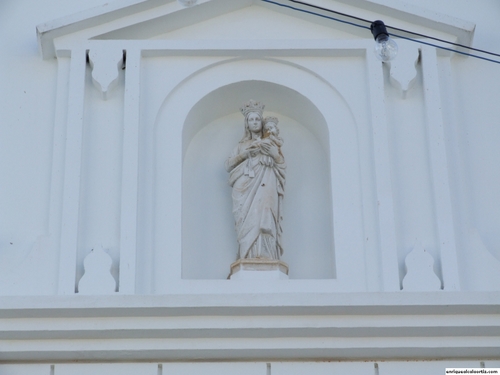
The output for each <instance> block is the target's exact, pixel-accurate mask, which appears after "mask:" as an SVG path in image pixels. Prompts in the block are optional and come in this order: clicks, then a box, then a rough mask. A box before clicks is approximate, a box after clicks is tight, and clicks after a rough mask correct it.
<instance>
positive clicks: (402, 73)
mask: <svg viewBox="0 0 500 375" xmlns="http://www.w3.org/2000/svg"><path fill="white" fill-rule="evenodd" d="M398 46H399V51H398V56H397V58H396V59H394V61H391V68H390V71H391V73H390V80H391V83H392V85H393V86H394V87H396V88H397V89H398V90H399V91H400V94H401V98H402V99H405V98H406V93H407V92H408V90H410V89H411V88H412V87H413V85H414V84H415V81H416V78H417V70H416V68H415V66H416V65H417V63H418V60H419V57H420V51H419V49H418V45H416V44H415V43H413V42H409V41H407V40H398Z"/></svg>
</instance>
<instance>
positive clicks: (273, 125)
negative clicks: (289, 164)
mask: <svg viewBox="0 0 500 375" xmlns="http://www.w3.org/2000/svg"><path fill="white" fill-rule="evenodd" d="M263 123H264V126H263V133H264V134H263V136H262V139H269V140H270V141H272V142H273V143H274V144H275V145H276V146H277V147H278V150H279V154H280V155H281V157H282V158H283V154H282V153H281V145H283V139H282V138H281V137H280V136H279V134H280V131H279V129H278V118H276V117H272V116H269V117H266V118H265V119H264V121H263Z"/></svg>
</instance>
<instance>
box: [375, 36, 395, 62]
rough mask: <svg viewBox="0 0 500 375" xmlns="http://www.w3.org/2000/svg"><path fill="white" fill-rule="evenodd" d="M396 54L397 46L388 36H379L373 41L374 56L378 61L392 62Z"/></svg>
mask: <svg viewBox="0 0 500 375" xmlns="http://www.w3.org/2000/svg"><path fill="white" fill-rule="evenodd" d="M397 54H398V45H397V44H396V42H395V41H394V40H393V39H391V38H390V37H389V36H388V35H385V34H380V35H379V36H378V37H377V39H376V40H375V56H377V58H378V59H379V60H380V61H383V62H386V61H391V60H393V59H394V58H395V57H396V55H397Z"/></svg>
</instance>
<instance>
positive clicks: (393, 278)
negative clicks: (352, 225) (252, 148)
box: [366, 53, 401, 292]
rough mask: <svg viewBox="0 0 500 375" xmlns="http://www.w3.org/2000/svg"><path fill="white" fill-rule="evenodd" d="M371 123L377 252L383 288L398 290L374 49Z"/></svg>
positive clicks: (384, 117) (381, 100) (385, 139)
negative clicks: (378, 244)
mask: <svg viewBox="0 0 500 375" xmlns="http://www.w3.org/2000/svg"><path fill="white" fill-rule="evenodd" d="M366 61H367V65H368V74H369V76H370V80H369V89H370V92H369V98H370V111H371V116H372V118H371V126H372V131H373V154H374V155H373V156H374V169H375V179H376V191H377V196H376V198H377V202H376V204H377V207H378V227H379V241H380V256H381V260H382V280H383V290H384V291H386V292H389V291H397V290H400V289H401V287H400V277H399V267H398V251H397V243H396V225H395V218H394V203H393V193H392V177H391V169H390V165H391V163H390V157H389V140H388V129H387V115H386V108H385V90H384V76H383V71H382V69H383V65H382V63H381V62H380V61H378V60H377V59H376V58H375V56H374V54H373V53H367V56H366Z"/></svg>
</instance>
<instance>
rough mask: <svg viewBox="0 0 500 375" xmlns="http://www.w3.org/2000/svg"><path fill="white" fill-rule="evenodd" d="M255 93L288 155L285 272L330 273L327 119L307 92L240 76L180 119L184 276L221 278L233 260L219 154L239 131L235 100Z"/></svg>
mask: <svg viewBox="0 0 500 375" xmlns="http://www.w3.org/2000/svg"><path fill="white" fill-rule="evenodd" d="M251 98H252V99H253V98H256V99H258V100H261V101H262V102H263V103H264V104H265V105H266V109H265V111H264V116H268V115H273V116H277V117H278V118H279V120H280V124H279V128H280V135H281V136H282V137H283V139H284V140H285V143H284V145H283V147H282V150H283V153H284V155H285V158H286V162H287V180H286V188H285V199H284V213H283V216H284V220H283V223H282V225H283V230H284V233H283V243H284V247H285V254H284V256H283V258H282V259H283V260H284V261H285V262H287V263H288V264H289V266H290V278H296V279H315V278H318V279H329V278H334V276H335V271H334V270H335V266H334V250H333V223H332V204H331V203H332V200H331V184H330V181H331V178H330V163H329V142H328V138H329V137H328V127H327V124H326V121H325V118H324V117H323V115H322V114H321V112H320V111H319V110H318V109H317V108H316V107H315V106H314V104H313V103H311V101H310V100H309V99H307V98H306V97H305V96H303V95H302V94H300V93H298V92H296V91H295V90H292V89H290V88H288V87H286V86H282V85H277V84H274V83H270V82H265V81H256V80H253V81H241V82H237V83H233V84H230V85H226V86H223V87H220V88H218V89H216V90H214V91H212V92H211V93H210V94H208V95H206V96H205V97H203V98H202V99H201V100H200V101H198V102H197V103H196V104H195V105H194V106H193V108H192V109H191V111H190V112H189V115H188V116H187V118H186V121H185V123H184V127H183V171H182V173H183V178H182V277H183V278H187V279H221V278H225V277H227V274H228V270H229V268H228V266H229V264H231V263H232V262H234V261H235V260H236V250H237V247H238V245H237V242H236V236H235V231H234V221H233V216H232V211H231V210H232V207H231V188H230V186H229V185H228V184H227V178H228V174H227V173H226V171H225V169H224V161H225V159H226V158H227V156H228V155H229V154H230V152H231V150H232V149H233V148H234V147H235V146H236V145H237V143H238V141H239V140H240V139H241V136H242V134H243V116H242V115H241V113H240V112H239V110H238V109H239V107H240V106H241V105H242V104H243V103H244V102H246V101H248V100H249V99H251Z"/></svg>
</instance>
